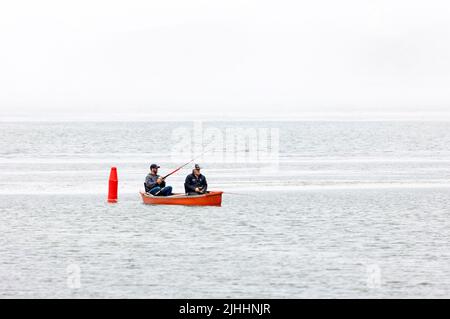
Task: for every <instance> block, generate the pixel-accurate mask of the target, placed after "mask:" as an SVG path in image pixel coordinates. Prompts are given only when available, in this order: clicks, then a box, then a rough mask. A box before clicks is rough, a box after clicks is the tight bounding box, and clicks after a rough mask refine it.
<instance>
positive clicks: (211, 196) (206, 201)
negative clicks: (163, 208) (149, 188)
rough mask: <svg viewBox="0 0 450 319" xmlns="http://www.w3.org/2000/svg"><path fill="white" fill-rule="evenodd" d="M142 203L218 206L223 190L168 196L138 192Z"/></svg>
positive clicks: (220, 202)
mask: <svg viewBox="0 0 450 319" xmlns="http://www.w3.org/2000/svg"><path fill="white" fill-rule="evenodd" d="M140 193H141V196H142V200H143V201H144V204H152V205H188V206H220V205H221V204H222V193H223V192H209V193H207V194H200V195H186V194H173V195H170V196H154V195H151V194H148V193H143V192H140Z"/></svg>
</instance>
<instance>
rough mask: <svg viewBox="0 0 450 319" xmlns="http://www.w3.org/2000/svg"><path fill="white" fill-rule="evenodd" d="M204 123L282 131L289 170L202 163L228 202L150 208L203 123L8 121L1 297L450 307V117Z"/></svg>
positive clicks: (283, 164)
mask: <svg viewBox="0 0 450 319" xmlns="http://www.w3.org/2000/svg"><path fill="white" fill-rule="evenodd" d="M202 125H203V127H204V128H205V129H206V128H215V129H218V130H220V131H223V132H225V130H226V129H227V128H231V129H233V128H256V129H259V128H268V129H277V130H278V132H279V147H278V150H277V157H276V161H275V162H272V163H267V162H263V161H247V162H245V161H243V162H238V161H236V162H224V161H220V160H214V159H211V158H208V156H206V155H205V156H203V157H201V158H199V159H198V161H199V163H200V164H202V166H203V167H204V170H203V173H204V174H205V175H206V177H207V179H208V184H209V188H210V189H212V190H213V189H216V190H223V191H225V193H224V195H223V202H222V207H185V206H149V205H144V204H142V203H141V199H140V197H139V190H140V189H142V183H143V180H144V177H145V174H146V173H147V172H148V166H149V164H150V163H152V162H157V163H158V164H160V165H161V173H166V172H169V171H170V170H172V169H174V168H176V167H177V166H178V165H181V164H183V163H184V162H187V161H188V160H189V159H190V158H183V157H174V156H173V155H171V152H172V149H173V144H174V143H175V141H174V140H173V136H172V135H173V132H174V131H175V130H176V129H178V128H182V127H186V128H191V127H192V126H193V123H190V122H153V123H151V122H2V123H0V127H1V132H2V134H1V135H0V233H1V236H0V297H2V298H12V297H19V298H34V297H44V298H53V297H55V298H66V297H69V298H81V297H94V298H113V297H125V298H131V297H136V298H146V297H168V298H191V297H192V298H219V297H235V298H239V297H248V298H260V297H268V298H272V297H273V298H297V297H298V298H310V297H317V298H347V297H356V298H365V297H375V298H382V297H384V298H398V297H399V298H406V297H414V298H419V297H424V298H432V297H437V298H444V297H445V298H448V297H449V296H450V244H449V238H450V221H449V208H448V207H449V204H450V146H449V145H450V123H449V122H438V121H434V122H419V121H414V122H407V121H386V122H375V121H374V122H363V121H355V122H349V121H347V122H346V121H339V122H333V121H305V122H301V121H270V122H264V121H211V122H203V123H202ZM274 164H275V165H274ZM111 166H116V167H117V168H118V172H119V202H118V203H117V204H114V205H112V204H107V203H106V193H107V182H108V174H109V169H110V167H111ZM189 172H190V167H188V168H185V169H183V170H181V171H180V172H178V173H177V174H175V175H174V176H172V177H170V179H169V180H168V183H169V184H171V185H172V186H173V187H174V189H175V191H182V188H183V187H182V184H183V180H184V177H185V175H186V174H188V173H189Z"/></svg>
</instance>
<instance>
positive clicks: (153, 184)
mask: <svg viewBox="0 0 450 319" xmlns="http://www.w3.org/2000/svg"><path fill="white" fill-rule="evenodd" d="M158 168H159V166H158V165H156V164H152V165H150V173H149V174H148V175H147V177H145V184H144V185H145V192H146V193H150V194H152V195H155V196H169V195H172V186H166V182H165V181H164V179H163V178H162V177H161V176H159V175H158Z"/></svg>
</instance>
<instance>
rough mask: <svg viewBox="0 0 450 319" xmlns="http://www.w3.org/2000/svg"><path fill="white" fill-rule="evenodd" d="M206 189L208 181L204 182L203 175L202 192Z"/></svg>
mask: <svg viewBox="0 0 450 319" xmlns="http://www.w3.org/2000/svg"><path fill="white" fill-rule="evenodd" d="M207 189H208V183H207V182H206V177H205V176H203V185H202V191H203V192H206V190H207Z"/></svg>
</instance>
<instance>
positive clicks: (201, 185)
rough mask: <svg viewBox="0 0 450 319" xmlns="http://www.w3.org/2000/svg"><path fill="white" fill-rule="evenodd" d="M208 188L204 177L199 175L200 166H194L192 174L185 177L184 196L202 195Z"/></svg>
mask: <svg viewBox="0 0 450 319" xmlns="http://www.w3.org/2000/svg"><path fill="white" fill-rule="evenodd" d="M207 188H208V183H207V182H206V177H205V176H203V175H202V174H200V166H199V165H198V164H195V166H194V169H193V170H192V174H189V175H188V176H186V180H185V181H184V190H185V192H186V194H189V195H196V194H204V193H206V190H207Z"/></svg>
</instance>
